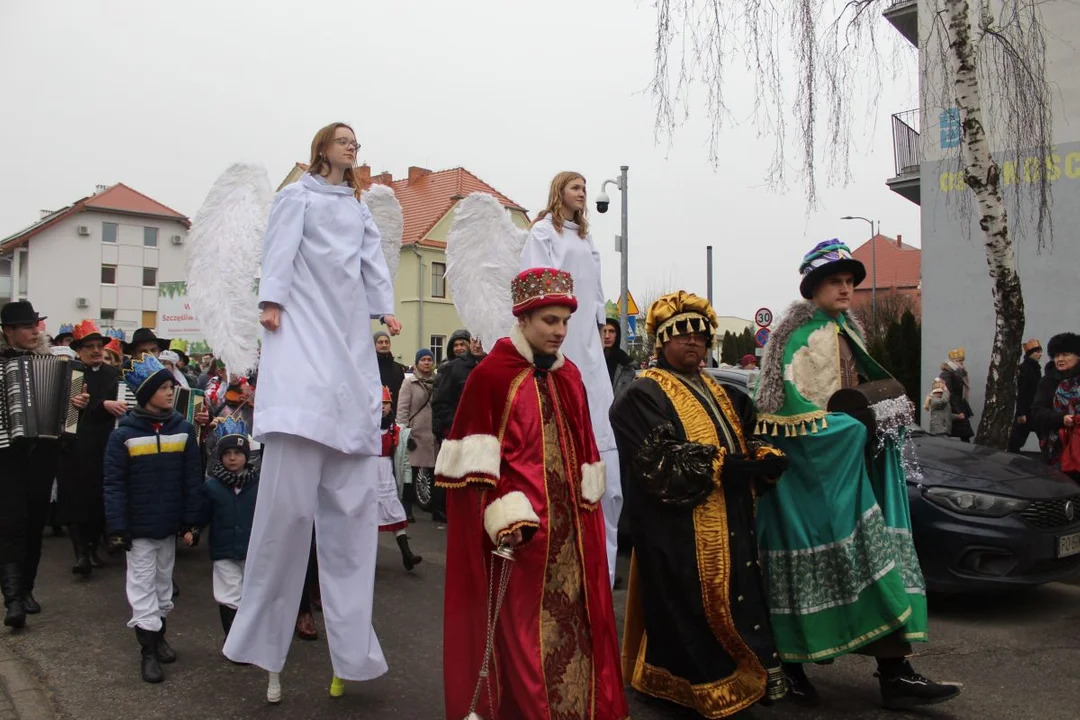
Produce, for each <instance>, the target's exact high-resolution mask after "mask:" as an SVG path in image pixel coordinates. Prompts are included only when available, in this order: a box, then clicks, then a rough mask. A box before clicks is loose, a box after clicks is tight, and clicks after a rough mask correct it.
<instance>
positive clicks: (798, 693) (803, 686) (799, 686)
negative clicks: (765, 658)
mask: <svg viewBox="0 0 1080 720" xmlns="http://www.w3.org/2000/svg"><path fill="white" fill-rule="evenodd" d="M784 677H786V678H787V682H788V697H790V698H791V700H792V701H793V702H794V703H795V704H796V705H801V706H802V707H817V706H818V705H820V704H821V696H820V695H818V691H817V688H815V687H814V684H813V683H812V682H810V678H808V677H807V676H806V671H804V670H803V669H802V665H798V664H794V663H784Z"/></svg>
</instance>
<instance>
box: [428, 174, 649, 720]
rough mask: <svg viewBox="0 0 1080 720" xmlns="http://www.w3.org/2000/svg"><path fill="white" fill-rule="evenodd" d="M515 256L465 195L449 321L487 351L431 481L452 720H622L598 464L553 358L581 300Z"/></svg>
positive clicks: (559, 360) (585, 414) (575, 384)
mask: <svg viewBox="0 0 1080 720" xmlns="http://www.w3.org/2000/svg"><path fill="white" fill-rule="evenodd" d="M523 242H524V235H523V233H518V232H515V228H514V227H513V226H512V224H511V222H510V220H509V218H507V216H506V212H505V210H504V209H503V208H502V207H501V206H500V205H499V203H498V202H497V201H496V200H494V199H493V198H491V197H490V196H487V195H483V194H474V195H471V196H469V197H468V198H466V199H465V200H464V201H462V203H461V204H460V205H459V206H458V210H457V214H456V217H455V220H454V225H453V227H452V229H451V233H450V238H449V241H448V243H447V276H448V278H449V281H450V288H451V292H452V293H453V297H454V303H455V305H456V306H457V309H458V313H459V314H460V315H461V317H462V319H463V320H464V321H465V323H466V325H467V326H468V327H469V328H470V330H472V331H474V332H475V333H476V335H477V336H479V338H480V339H481V341H482V342H483V344H484V346H485V347H487V348H490V353H489V354H488V355H487V356H486V357H485V358H484V360H483V361H482V362H480V363H479V364H478V365H477V366H476V368H475V369H474V370H473V371H472V373H471V374H470V376H469V381H468V384H467V385H466V386H465V391H464V393H463V394H462V396H461V402H460V404H459V405H458V409H457V413H456V415H455V418H454V426H453V429H452V430H451V432H450V435H449V436H448V437H447V439H446V440H445V442H444V443H443V446H442V448H441V450H440V452H439V457H438V459H437V461H436V467H435V480H436V483H437V484H438V485H439V486H440V487H443V488H445V489H446V490H447V500H446V509H447V515H448V517H449V521H448V530H447V546H446V601H445V618H444V623H443V629H444V638H443V674H444V678H443V686H444V688H445V692H446V712H447V717H449V718H453V719H455V720H457V719H458V718H465V717H468V718H478V717H480V718H489V719H490V720H494V719H495V718H515V720H541V719H543V720H552V719H553V718H578V719H585V718H588V719H589V720H620V719H621V718H625V717H628V716H629V712H628V709H627V704H626V697H625V694H624V692H623V685H622V676H621V672H620V668H619V647H618V636H617V633H616V630H615V615H614V612H613V609H612V600H611V590H610V587H609V585H608V567H607V554H606V553H605V552H604V545H605V529H604V517H603V512H602V511H601V509H600V500H601V498H602V497H603V495H604V463H603V461H602V460H601V456H600V452H599V450H598V449H597V446H596V440H595V438H594V437H593V430H592V423H591V422H590V420H589V405H588V400H587V398H586V395H585V386H584V384H583V383H582V379H581V373H580V372H579V370H578V368H577V367H576V366H575V365H574V363H573V362H571V361H570V360H569V359H568V358H566V357H565V356H564V355H563V354H562V352H561V350H560V347H561V346H562V344H563V341H564V340H565V339H566V338H567V337H568V329H567V328H568V324H570V323H573V322H578V320H577V319H574V320H572V321H571V315H572V313H574V311H575V310H576V309H577V308H578V297H577V295H576V294H575V290H574V279H573V278H572V277H571V275H570V273H568V272H565V271H563V270H558V269H555V268H546V267H544V268H530V269H528V270H526V271H524V272H522V273H520V274H518V273H517V265H518V262H519V258H520V253H521V248H522V245H523ZM583 320H584V321H585V322H587V323H591V322H592V318H591V317H589V318H584V319H583ZM571 326H572V325H571ZM507 335H509V337H506V336H507ZM493 551H495V552H493ZM507 556H510V557H512V558H513V559H512V560H508V559H507Z"/></svg>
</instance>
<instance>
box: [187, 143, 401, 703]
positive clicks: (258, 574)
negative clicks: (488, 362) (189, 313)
mask: <svg viewBox="0 0 1080 720" xmlns="http://www.w3.org/2000/svg"><path fill="white" fill-rule="evenodd" d="M358 147H359V144H358V143H357V142H356V137H355V134H354V133H353V130H352V128H350V127H349V126H348V125H345V124H343V123H334V124H331V125H328V126H326V127H325V128H323V129H321V130H320V131H319V132H318V133H317V134H316V135H315V138H314V140H313V141H312V144H311V162H310V165H309V170H308V172H307V173H306V174H304V175H303V176H302V177H301V179H300V180H299V181H297V182H295V183H293V184H291V185H289V186H287V187H285V188H284V189H282V190H281V191H280V192H279V193H278V194H277V196H276V198H275V199H274V201H273V206H272V207H271V209H270V213H269V217H268V218H267V216H266V214H265V213H266V205H265V203H264V202H263V197H264V188H265V187H267V186H266V185H265V173H261V174H260V173H259V172H252V171H250V169H247V170H240V171H237V172H236V173H235V174H233V175H232V176H230V173H231V172H232V170H233V169H236V168H237V167H238V166H234V168H233V169H230V171H229V172H226V174H225V176H223V177H222V178H221V179H219V181H218V183H217V184H216V185H215V187H214V189H213V190H211V192H210V195H209V197H208V198H207V203H206V204H205V205H204V207H203V210H202V211H201V212H200V214H199V216H197V218H196V228H195V229H194V230H193V234H194V233H195V232H196V231H199V232H203V233H205V238H204V240H205V242H202V243H201V244H196V243H194V242H193V243H192V248H191V252H192V253H193V254H195V253H196V252H198V250H197V248H198V247H202V246H203V245H205V247H206V249H205V254H201V255H200V258H202V261H201V262H205V261H206V259H207V258H211V257H212V256H213V255H214V252H215V248H216V252H218V253H224V252H225V247H226V245H228V244H230V243H231V252H232V253H234V254H235V253H236V251H237V250H236V248H237V246H238V245H241V246H242V245H245V244H246V245H247V246H248V249H249V252H250V257H252V258H256V260H254V262H255V263H256V264H257V263H258V260H257V258H258V257H259V252H258V249H257V248H252V247H251V246H252V245H257V243H258V239H260V238H261V239H262V253H261V267H262V274H261V277H260V282H259V291H258V306H259V307H258V311H257V314H256V315H255V318H254V320H255V322H256V323H258V324H259V325H261V326H262V328H263V329H264V332H263V334H262V349H261V359H260V361H259V389H258V399H257V401H256V404H255V419H254V435H255V438H256V440H259V441H260V442H262V443H263V444H264V450H263V460H262V476H261V480H260V486H261V492H260V495H259V501H258V503H257V506H256V510H255V519H254V524H253V527H252V532H251V541H250V546H249V548H250V549H249V552H248V558H247V563H246V566H245V577H244V592H243V597H242V600H241V602H240V607H239V608H238V611H237V615H236V619H235V621H234V622H233V625H232V627H231V629H230V632H229V637H228V639H227V641H226V643H225V648H224V653H225V655H226V657H228V658H229V659H230V660H234V661H237V662H247V663H251V664H254V665H258V666H259V667H261V668H264V669H266V670H268V671H269V672H270V673H271V676H270V686H269V688H268V692H267V699H268V700H270V701H271V702H276V701H278V700H280V698H281V690H280V682H279V678H278V673H280V672H281V670H282V668H283V667H284V665H285V658H286V655H287V653H288V649H289V643H290V641H291V638H292V634H293V633H292V630H293V625H294V623H295V620H296V613H297V609H298V607H299V603H300V593H301V591H302V588H303V584H304V575H305V570H306V566H307V558H308V552H309V548H310V542H311V532H312V522H313V521H314V525H315V528H316V531H317V535H318V555H319V570H320V586H321V595H322V602H323V607H324V608H325V610H326V612H325V615H324V617H325V618H326V625H327V627H326V630H327V639H328V643H329V648H330V656H331V660H332V663H333V668H334V683H333V684H332V689H331V694H332V695H340V694H341V692H340V691H341V688H342V685H341V681H342V680H343V679H344V680H370V679H373V678H376V677H379V676H380V675H382V674H384V673H385V672H386V671H387V665H386V660H385V659H384V658H383V653H382V648H381V647H380V646H379V641H378V638H377V637H376V635H375V631H374V627H373V626H372V599H373V592H374V584H375V557H376V550H377V547H378V541H377V532H378V496H377V488H376V486H377V479H378V461H379V457H380V455H381V454H382V440H381V430H380V419H381V416H382V412H381V410H382V407H381V405H382V385H381V383H380V380H379V373H378V369H377V366H376V363H375V348H374V345H373V343H372V340H371V332H370V328H369V318H377V319H379V320H381V321H382V322H383V323H384V324H385V325H386V327H387V329H388V330H389V332H390V333H391V334H394V335H396V334H398V333H399V332H400V331H401V325H400V323H398V321H397V320H396V319H395V318H394V316H393V311H394V294H393V274H394V273H393V271H394V270H396V265H397V259H398V254H399V253H400V247H401V228H402V226H403V223H402V221H401V209H400V205H398V203H397V200H396V199H395V198H394V196H393V192H392V191H391V190H390V189H389V188H383V187H381V186H376V187H374V188H372V189H371V190H370V191H369V192H368V193H367V194H366V196H365V197H364V198H363V199H360V198H359V197H358V195H359V193H360V188H359V187H358V186H357V182H356V179H355V178H354V175H353V167H354V165H355V162H356V150H357V148H358ZM239 167H241V168H242V167H243V166H239ZM380 216H382V217H383V218H388V219H389V222H382V223H380V222H378V221H379V220H380ZM263 228H265V237H262V233H261V231H262V229H263ZM386 231H388V232H386ZM384 232H386V235H384V234H383V233H384ZM252 238H256V240H255V242H254V243H253V242H252ZM211 240H214V242H211ZM245 241H246V242H245ZM384 245H388V246H392V247H390V248H389V250H390V252H389V253H387V252H386V250H387V248H385V247H384ZM393 246H396V248H395V247H393ZM236 259H237V258H236V257H235V256H234V257H231V258H230V260H231V261H235V260H236ZM388 259H389V260H390V262H388ZM247 260H248V259H247V258H245V261H247ZM201 262H200V264H197V263H196V262H195V261H192V262H191V268H190V270H189V272H194V270H195V268H196V267H197V266H198V267H206V268H207V269H208V268H209V267H214V266H213V263H212V262H205V265H202V264H201ZM391 265H393V267H391ZM220 267H221V266H220V265H219V266H217V267H215V270H214V271H212V272H218V273H220ZM252 269H253V268H252ZM254 275H255V273H254V272H251V273H250V274H248V275H246V279H245V278H242V277H237V278H235V283H234V285H232V286H230V287H228V288H225V287H220V286H219V288H220V292H219V293H218V295H217V296H216V297H215V293H213V292H211V291H210V290H209V286H210V285H211V283H210V282H208V281H207V282H204V283H203V285H204V287H206V290H205V291H204V292H203V294H201V295H200V296H199V297H198V298H196V297H192V304H193V306H194V309H195V311H196V315H197V316H199V317H200V320H203V326H204V328H207V329H208V332H207V340H208V341H210V342H211V344H212V345H213V346H214V348H215V351H217V352H219V354H220V355H221V356H222V357H223V358H224V359H225V361H226V364H227V365H228V366H229V369H230V370H231V371H241V370H242V369H244V368H245V367H247V366H249V363H250V364H254V355H255V349H256V348H257V347H258V345H257V339H258V336H257V333H251V334H250V335H248V334H245V335H244V338H243V339H233V340H231V341H227V344H228V343H229V342H231V343H232V344H233V345H234V346H235V347H233V349H234V350H237V351H238V354H239V358H238V359H236V360H235V361H230V358H229V357H228V356H226V355H224V354H222V353H221V351H220V350H219V347H220V346H219V344H218V340H217V339H215V338H214V337H212V336H211V332H210V331H209V330H210V329H211V328H215V329H216V330H217V331H220V332H222V334H223V335H228V334H229V332H228V328H230V327H232V328H235V329H237V330H240V331H242V332H244V333H248V332H249V331H250V330H251V329H252V323H251V320H252V318H251V314H252V313H253V312H256V311H255V309H254V303H252V302H251V297H250V291H251V286H250V283H251V278H252V277H253V276H254ZM192 277H193V275H191V274H189V278H192ZM210 277H212V274H211V272H208V273H207V275H205V276H204V277H203V279H204V280H207V279H208V278H210ZM195 285H196V287H195V290H196V292H198V289H199V285H200V283H199V282H196V283H195ZM189 292H191V286H190V285H189ZM240 293H249V294H248V295H247V301H246V303H245V301H244V300H236V298H239V297H240ZM227 298H233V299H234V302H229V301H228V299H227ZM215 305H216V306H217V307H218V308H226V307H227V308H230V310H229V311H228V312H229V313H239V316H238V317H234V318H224V317H222V316H221V314H220V309H218V310H217V311H216V312H217V313H218V314H217V315H215ZM206 316H209V317H211V318H213V320H211V321H210V322H207V320H206V319H205V317H206ZM255 327H257V325H256V326H255ZM247 343H250V344H247ZM241 344H243V345H244V347H243V348H240V347H239V346H240V345H241ZM241 350H252V355H251V356H245V355H243V353H242V352H240V351H241ZM282 598H285V599H286V601H284V602H283V601H282Z"/></svg>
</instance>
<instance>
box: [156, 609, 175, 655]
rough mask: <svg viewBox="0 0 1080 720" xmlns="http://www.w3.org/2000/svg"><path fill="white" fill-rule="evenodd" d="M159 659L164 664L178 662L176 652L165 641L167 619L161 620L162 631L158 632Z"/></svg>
mask: <svg viewBox="0 0 1080 720" xmlns="http://www.w3.org/2000/svg"><path fill="white" fill-rule="evenodd" d="M157 659H158V660H159V661H161V662H163V663H174V662H176V651H175V650H173V649H172V648H171V647H169V643H168V641H166V640H165V618H161V629H160V630H158V632H157Z"/></svg>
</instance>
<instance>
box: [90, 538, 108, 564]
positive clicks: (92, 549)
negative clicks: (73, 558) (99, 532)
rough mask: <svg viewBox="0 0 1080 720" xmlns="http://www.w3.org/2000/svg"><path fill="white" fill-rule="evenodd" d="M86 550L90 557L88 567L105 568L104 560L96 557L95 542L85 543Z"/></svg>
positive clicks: (98, 556)
mask: <svg viewBox="0 0 1080 720" xmlns="http://www.w3.org/2000/svg"><path fill="white" fill-rule="evenodd" d="M86 547H87V549H88V550H89V555H90V565H91V567H95V568H103V567H105V559H104V558H102V557H101V556H100V555H98V544H97V543H96V542H90V543H87V546H86Z"/></svg>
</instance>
